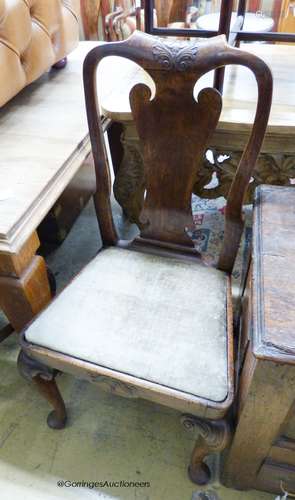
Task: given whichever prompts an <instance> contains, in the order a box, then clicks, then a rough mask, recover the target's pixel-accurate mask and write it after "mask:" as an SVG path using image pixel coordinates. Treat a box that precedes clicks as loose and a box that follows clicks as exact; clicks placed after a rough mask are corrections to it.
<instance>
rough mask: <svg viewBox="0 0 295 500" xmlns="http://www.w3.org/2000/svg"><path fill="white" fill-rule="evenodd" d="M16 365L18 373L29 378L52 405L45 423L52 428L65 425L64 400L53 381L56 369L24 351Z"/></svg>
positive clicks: (61, 427)
mask: <svg viewBox="0 0 295 500" xmlns="http://www.w3.org/2000/svg"><path fill="white" fill-rule="evenodd" d="M17 366H18V370H19V372H20V374H21V375H22V376H23V377H24V378H25V379H27V380H31V381H32V382H33V383H34V384H35V386H36V387H37V389H38V391H39V392H40V394H41V395H42V396H43V397H44V398H45V399H46V400H47V401H48V403H50V404H51V406H53V411H51V412H50V413H49V415H48V418H47V424H48V426H49V427H51V428H52V429H63V428H64V427H65V425H66V421H67V414H66V408H65V404H64V401H63V399H62V396H61V394H60V392H59V389H58V387H57V385H56V382H55V377H56V375H57V373H58V372H57V370H54V369H52V368H50V367H48V366H46V365H43V364H42V363H40V362H39V361H37V360H35V359H33V358H31V357H30V356H28V354H27V353H26V352H25V351H21V352H20V354H19V356H18V360H17Z"/></svg>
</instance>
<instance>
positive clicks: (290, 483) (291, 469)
mask: <svg viewBox="0 0 295 500" xmlns="http://www.w3.org/2000/svg"><path fill="white" fill-rule="evenodd" d="M255 487H256V488H258V489H261V490H265V491H270V492H273V493H278V494H282V493H283V491H288V492H289V493H290V494H292V493H293V494H294V492H295V466H292V465H289V464H281V463H276V462H272V461H271V460H270V459H267V460H266V461H265V462H264V464H263V466H262V467H261V469H260V472H259V474H258V477H257V483H256V484H255Z"/></svg>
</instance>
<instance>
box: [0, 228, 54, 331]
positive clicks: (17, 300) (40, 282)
mask: <svg viewBox="0 0 295 500" xmlns="http://www.w3.org/2000/svg"><path fill="white" fill-rule="evenodd" d="M39 244H40V242H39V239H38V236H37V233H36V232H35V233H33V234H32V236H31V237H30V238H29V240H28V241H27V242H26V243H25V244H24V245H23V247H22V248H21V249H20V250H19V252H18V253H8V252H1V253H0V307H1V309H2V310H3V311H4V313H5V315H6V316H7V318H8V320H9V322H10V323H11V325H12V326H13V328H14V330H16V331H20V330H22V328H23V327H24V326H25V325H26V324H27V323H28V322H29V321H30V320H31V319H32V318H33V317H34V316H35V315H36V314H37V313H38V312H40V311H41V310H42V309H43V308H44V307H45V306H46V305H47V304H48V302H49V301H50V300H51V293H50V285H49V281H48V275H47V270H46V264H45V261H44V259H43V258H42V257H40V256H38V255H35V254H36V250H37V249H38V247H39Z"/></svg>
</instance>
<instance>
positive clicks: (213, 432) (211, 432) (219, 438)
mask: <svg viewBox="0 0 295 500" xmlns="http://www.w3.org/2000/svg"><path fill="white" fill-rule="evenodd" d="M181 422H182V425H183V426H184V428H185V429H186V430H189V431H193V430H197V431H198V433H199V435H198V438H197V441H196V444H195V447H194V449H193V452H192V456H191V461H190V465H189V467H188V474H189V477H190V479H191V480H192V481H193V482H194V483H196V484H198V485H204V484H207V483H208V481H209V480H210V477H211V473H210V469H209V467H208V465H207V464H206V463H205V462H204V459H205V458H206V457H207V456H208V455H210V454H211V453H217V452H221V451H223V450H224V449H225V448H226V446H227V445H228V444H229V442H230V435H231V433H230V426H229V424H228V422H227V421H226V420H203V419H201V418H198V417H195V416H193V415H183V416H182V417H181Z"/></svg>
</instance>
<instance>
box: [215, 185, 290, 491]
mask: <svg viewBox="0 0 295 500" xmlns="http://www.w3.org/2000/svg"><path fill="white" fill-rule="evenodd" d="M253 233H254V241H253V252H252V264H251V267H250V272H249V275H248V282H247V287H246V290H245V293H244V296H243V315H242V318H243V322H242V328H241V338H240V349H239V363H238V366H237V373H239V374H240V376H239V380H238V383H237V384H236V386H237V387H238V394H237V397H236V401H237V403H236V405H237V412H236V413H237V414H236V430H235V434H234V437H233V441H232V444H231V447H230V449H229V452H228V454H227V457H226V460H225V466H224V470H223V475H222V477H223V482H224V483H225V484H226V485H227V486H231V487H236V488H238V489H248V488H255V489H262V490H266V491H272V492H274V493H280V494H281V495H282V489H281V483H282V486H283V487H284V489H285V490H287V491H289V493H293V494H294V491H295V413H294V401H295V399H294V398H295V329H294V325H295V286H294V273H295V190H294V189H293V188H291V187H288V188H287V187H280V186H261V187H260V188H259V191H258V192H257V199H256V203H255V208H254V227H253Z"/></svg>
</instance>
